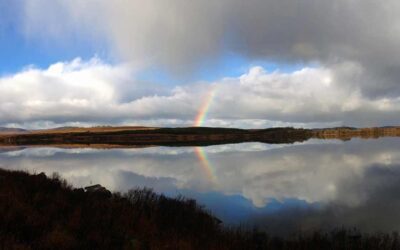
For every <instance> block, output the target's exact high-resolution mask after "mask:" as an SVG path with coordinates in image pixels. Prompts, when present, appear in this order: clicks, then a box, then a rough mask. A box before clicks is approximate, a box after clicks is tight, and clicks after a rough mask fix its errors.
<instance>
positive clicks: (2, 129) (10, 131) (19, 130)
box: [0, 127, 28, 134]
mask: <svg viewBox="0 0 400 250" xmlns="http://www.w3.org/2000/svg"><path fill="white" fill-rule="evenodd" d="M24 132H28V130H25V129H22V128H6V127H0V133H7V134H13V133H24Z"/></svg>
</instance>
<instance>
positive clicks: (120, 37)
mask: <svg viewBox="0 0 400 250" xmlns="http://www.w3.org/2000/svg"><path fill="white" fill-rule="evenodd" d="M399 9H400V3H399V2H398V1H395V0H389V1H385V2H384V3H382V2H379V1H373V0H367V1H365V0H352V1H346V0H335V1H314V0H300V1H291V0H249V1H246V2H243V1H240V0H221V1H202V0H194V1H190V2H188V1H185V0H170V1H157V0H148V1H145V2H143V1H139V0H131V1H126V0H116V1H106V0H88V1H79V0H54V1H48V0H36V1H25V27H26V30H28V31H29V33H30V34H32V35H33V36H41V37H44V38H45V39H49V36H53V37H58V38H61V39H59V40H65V39H66V38H68V37H69V38H70V39H74V38H75V37H76V36H77V34H78V35H79V36H80V37H85V36H89V37H94V39H92V40H93V42H94V43H96V40H97V41H98V40H107V41H108V42H109V43H110V44H111V47H112V49H113V50H114V52H116V53H117V54H118V55H119V57H120V58H123V59H125V60H128V61H135V62H140V63H144V64H149V65H157V66H161V67H165V68H168V69H170V70H172V71H173V72H178V74H176V75H179V74H186V73H187V72H188V71H190V70H193V69H194V68H196V67H199V66H200V65H202V66H204V65H205V64H206V65H207V64H209V65H213V64H212V62H215V61H218V60H219V59H221V57H223V56H224V55H225V54H227V53H233V54H237V55H240V56H243V57H245V58H247V59H249V60H250V61H254V60H268V61H273V62H281V63H288V64H292V63H304V64H309V63H318V64H321V65H323V67H328V68H331V67H332V65H336V64H342V63H348V62H350V63H353V64H356V65H358V67H359V68H360V70H362V71H363V74H361V75H356V76H357V78H358V79H356V81H351V82H346V84H350V85H352V86H353V85H354V86H357V87H359V88H360V92H361V94H362V95H365V96H368V97H369V98H381V97H388V96H389V97H393V96H399V95H400V88H399V85H398V82H399V78H400V76H399V73H398V72H399V67H400V59H399V58H400V57H399V56H398V55H399V53H400V51H399V47H398V44H399V42H400V35H399V34H400V33H399V24H400V17H399V15H398V12H399ZM349 77H350V78H353V77H354V76H349Z"/></svg>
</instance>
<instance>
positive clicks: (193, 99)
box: [0, 58, 400, 127]
mask: <svg viewBox="0 0 400 250" xmlns="http://www.w3.org/2000/svg"><path fill="white" fill-rule="evenodd" d="M357 70H358V68H357V67H355V66H354V65H353V64H340V65H335V67H333V68H324V67H316V68H307V67H306V68H303V69H300V70H298V71H295V72H292V73H281V72H279V71H274V72H268V71H266V70H265V69H263V68H262V67H258V66H255V67H252V68H250V69H249V71H248V72H247V73H245V74H243V75H241V76H239V77H233V78H232V77H231V78H222V79H219V80H217V81H215V82H193V83H188V84H186V85H183V86H175V87H173V88H172V89H171V88H169V87H167V86H165V85H162V84H157V83H149V82H143V81H140V80H138V79H136V71H135V70H133V68H132V66H131V65H129V64H120V65H110V64H106V63H104V62H103V61H101V60H100V59H98V58H93V59H91V60H89V61H82V60H81V59H79V58H78V59H75V60H73V61H71V62H59V63H55V64H53V65H50V66H49V67H48V68H47V69H38V68H35V67H28V68H26V69H24V70H22V71H21V72H18V73H16V74H13V75H8V76H4V77H1V78H0V92H1V93H2V98H1V100H0V119H1V121H2V124H3V125H10V124H13V125H14V126H17V125H22V126H25V127H32V126H34V125H35V124H36V126H45V124H48V125H53V126H55V125H57V124H58V125H65V124H71V125H72V124H75V125H79V124H85V123H86V124H88V125H96V124H147V125H170V126H171V125H172V126H182V125H184V126H190V125H191V124H193V119H194V117H195V116H196V114H197V112H198V110H199V109H200V107H201V106H202V105H203V104H204V101H205V100H206V99H207V96H208V95H209V93H210V91H211V90H213V91H214V98H213V100H212V103H211V105H210V109H209V112H208V117H207V118H208V119H209V120H208V121H207V123H205V124H206V125H215V126H218V125H219V126H234V125H236V126H239V127H241V126H243V127H264V126H278V125H280V126H285V125H286V126H288V125H289V126H293V125H294V126H306V127H310V126H311V125H314V126H322V125H332V124H336V125H340V124H345V125H356V126H369V125H370V126H376V125H387V124H395V123H396V122H398V118H397V116H395V114H398V113H399V111H400V98H399V97H394V98H390V97H382V98H379V99H368V98H366V97H364V96H363V95H362V94H361V90H360V89H359V88H357V87H354V86H351V87H349V86H347V85H343V79H346V77H347V75H352V76H354V75H355V74H360V73H359V72H357ZM338 72H339V73H338ZM349 72H350V73H349ZM233 110H234V112H233Z"/></svg>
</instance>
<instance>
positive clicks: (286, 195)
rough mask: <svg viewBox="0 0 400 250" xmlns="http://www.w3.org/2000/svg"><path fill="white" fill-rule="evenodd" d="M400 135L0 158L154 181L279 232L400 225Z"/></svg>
mask: <svg viewBox="0 0 400 250" xmlns="http://www.w3.org/2000/svg"><path fill="white" fill-rule="evenodd" d="M399 153H400V139H399V138H382V139H376V140H360V139H353V140H351V141H347V142H342V141H337V140H332V141H322V140H310V141H308V142H305V143H297V144H288V145H268V144H259V143H243V144H231V145H220V146H210V147H150V148H135V149H107V150H99V149H60V148H19V149H9V148H8V149H3V150H1V151H0V167H1V168H5V169H14V170H28V171H29V172H36V173H39V172H45V173H47V174H49V175H50V174H51V173H53V172H58V173H59V174H60V175H61V176H62V177H63V178H65V179H67V180H68V181H69V182H70V183H71V184H73V185H74V186H76V187H84V186H87V185H91V184H98V183H99V184H101V185H103V186H105V187H107V188H108V189H110V190H113V191H127V190H129V189H131V188H134V187H143V186H146V187H150V188H152V189H154V190H155V191H156V192H158V193H164V194H166V195H169V196H176V195H179V194H182V195H184V196H186V197H190V198H195V199H196V200H197V201H198V202H199V203H201V204H203V205H204V206H205V207H206V208H207V209H209V210H211V211H212V212H213V213H214V214H215V215H216V216H217V217H219V218H220V219H222V220H223V221H224V223H225V224H243V225H249V226H253V225H257V226H259V227H262V228H265V229H266V230H268V231H272V232H274V233H277V234H286V233H290V232H294V231H298V230H314V229H325V228H326V229H329V228H331V227H341V226H345V227H357V228H360V229H362V230H364V231H367V232H375V231H392V230H399V229H400V219H399V216H400V212H399V211H400V154H399Z"/></svg>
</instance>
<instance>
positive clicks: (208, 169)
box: [194, 147, 217, 185]
mask: <svg viewBox="0 0 400 250" xmlns="http://www.w3.org/2000/svg"><path fill="white" fill-rule="evenodd" d="M194 152H195V153H196V155H197V158H199V160H200V163H201V166H202V167H203V169H204V172H205V173H206V174H207V178H208V179H209V180H210V181H211V182H212V184H213V185H216V184H217V176H216V174H215V170H214V168H213V167H212V165H211V163H210V161H209V160H208V157H207V153H206V152H205V151H204V149H203V148H202V147H195V148H194Z"/></svg>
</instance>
